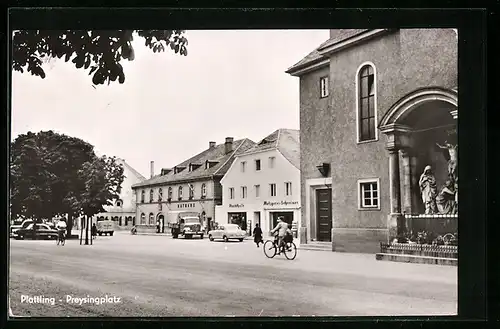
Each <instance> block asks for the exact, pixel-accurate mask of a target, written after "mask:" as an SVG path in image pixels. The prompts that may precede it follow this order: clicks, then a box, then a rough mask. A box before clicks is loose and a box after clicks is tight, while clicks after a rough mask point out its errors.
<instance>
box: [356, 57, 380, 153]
mask: <svg viewBox="0 0 500 329" xmlns="http://www.w3.org/2000/svg"><path fill="white" fill-rule="evenodd" d="M367 66H370V67H371V68H372V70H373V90H374V92H373V105H374V109H373V111H374V113H373V116H374V118H373V119H374V120H373V125H372V126H371V128H373V130H374V138H369V139H362V138H361V131H360V126H361V121H360V120H361V106H362V104H361V86H360V75H361V72H362V70H363V69H364V68H365V67H367ZM377 80H378V74H377V67H376V66H375V64H373V62H370V61H366V62H363V63H361V64H360V65H359V66H358V69H357V70H356V76H355V81H356V88H355V89H356V90H355V99H356V109H355V111H356V143H358V144H362V143H369V142H376V141H378V139H379V136H378V113H377V112H378V106H377V103H378V81H377Z"/></svg>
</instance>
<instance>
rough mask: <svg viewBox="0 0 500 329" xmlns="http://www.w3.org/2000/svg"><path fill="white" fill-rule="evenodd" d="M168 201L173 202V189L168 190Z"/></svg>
mask: <svg viewBox="0 0 500 329" xmlns="http://www.w3.org/2000/svg"><path fill="white" fill-rule="evenodd" d="M168 199H169V200H172V187H169V188H168Z"/></svg>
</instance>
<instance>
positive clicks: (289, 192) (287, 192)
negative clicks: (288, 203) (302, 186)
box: [285, 182, 292, 196]
mask: <svg viewBox="0 0 500 329" xmlns="http://www.w3.org/2000/svg"><path fill="white" fill-rule="evenodd" d="M285 195H287V196H289V195H292V183H291V182H286V183H285Z"/></svg>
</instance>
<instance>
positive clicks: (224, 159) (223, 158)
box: [132, 138, 255, 188]
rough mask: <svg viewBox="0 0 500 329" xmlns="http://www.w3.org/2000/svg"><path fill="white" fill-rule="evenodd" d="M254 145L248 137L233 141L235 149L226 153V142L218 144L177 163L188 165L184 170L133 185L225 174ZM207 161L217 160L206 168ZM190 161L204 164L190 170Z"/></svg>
mask: <svg viewBox="0 0 500 329" xmlns="http://www.w3.org/2000/svg"><path fill="white" fill-rule="evenodd" d="M254 145H255V143H254V142H253V141H251V140H250V139H248V138H245V139H240V140H236V141H234V142H233V151H232V152H230V153H228V154H225V144H219V145H216V146H214V147H211V148H209V149H207V150H205V151H203V152H201V153H198V154H197V155H195V156H193V157H191V158H189V159H188V160H186V161H184V162H181V163H179V164H178V165H177V166H178V167H181V166H182V167H184V166H185V167H186V169H184V170H183V171H181V172H179V173H177V174H174V171H171V172H170V173H168V174H166V175H163V176H162V175H156V176H154V177H153V178H151V179H147V180H145V181H143V182H141V183H138V184H135V185H132V188H137V187H143V186H150V185H158V184H169V183H175V182H179V181H189V180H196V179H201V178H210V177H212V176H223V175H224V174H225V173H226V172H227V170H228V169H229V166H231V164H232V162H233V160H234V157H235V156H236V155H239V154H241V153H243V152H245V151H246V150H248V149H249V148H251V147H253V146H254ZM206 161H215V162H217V164H216V165H214V166H212V167H211V168H207V169H205V162H206ZM190 163H200V164H202V166H201V167H199V168H197V169H195V170H193V171H189V168H188V167H189V164H190Z"/></svg>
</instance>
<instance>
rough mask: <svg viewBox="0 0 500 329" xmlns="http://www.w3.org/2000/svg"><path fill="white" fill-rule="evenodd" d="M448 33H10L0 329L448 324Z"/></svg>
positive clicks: (454, 171)
mask: <svg viewBox="0 0 500 329" xmlns="http://www.w3.org/2000/svg"><path fill="white" fill-rule="evenodd" d="M459 33H460V29H457V28H399V29H396V28H378V29H199V30H195V29H192V30H191V29H186V30H31V29H30V30H14V31H13V32H12V35H11V37H12V44H11V51H10V60H11V68H12V77H11V114H10V123H11V127H10V129H11V132H10V137H11V138H10V141H9V142H10V159H9V165H10V179H9V184H10V186H9V196H10V209H9V210H10V221H9V234H10V238H9V243H8V245H9V246H8V248H9V255H8V260H9V261H8V267H9V277H8V308H9V310H8V312H9V316H10V317H11V318H18V317H19V318H23V317H37V318H38V317H70V318H71V317H115V318H116V317H117V318H121V317H146V318H155V317H191V318H192V317H235V316H236V317H283V316H304V317H305V316H316V317H319V316H322V317H323V316H328V317H331V316H333V317H339V316H342V317H345V316H372V317H373V316H441V315H457V314H458V245H459V234H458V204H459V201H458V172H459V171H458V124H457V120H458V116H459V115H458V92H459V87H458V40H459Z"/></svg>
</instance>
